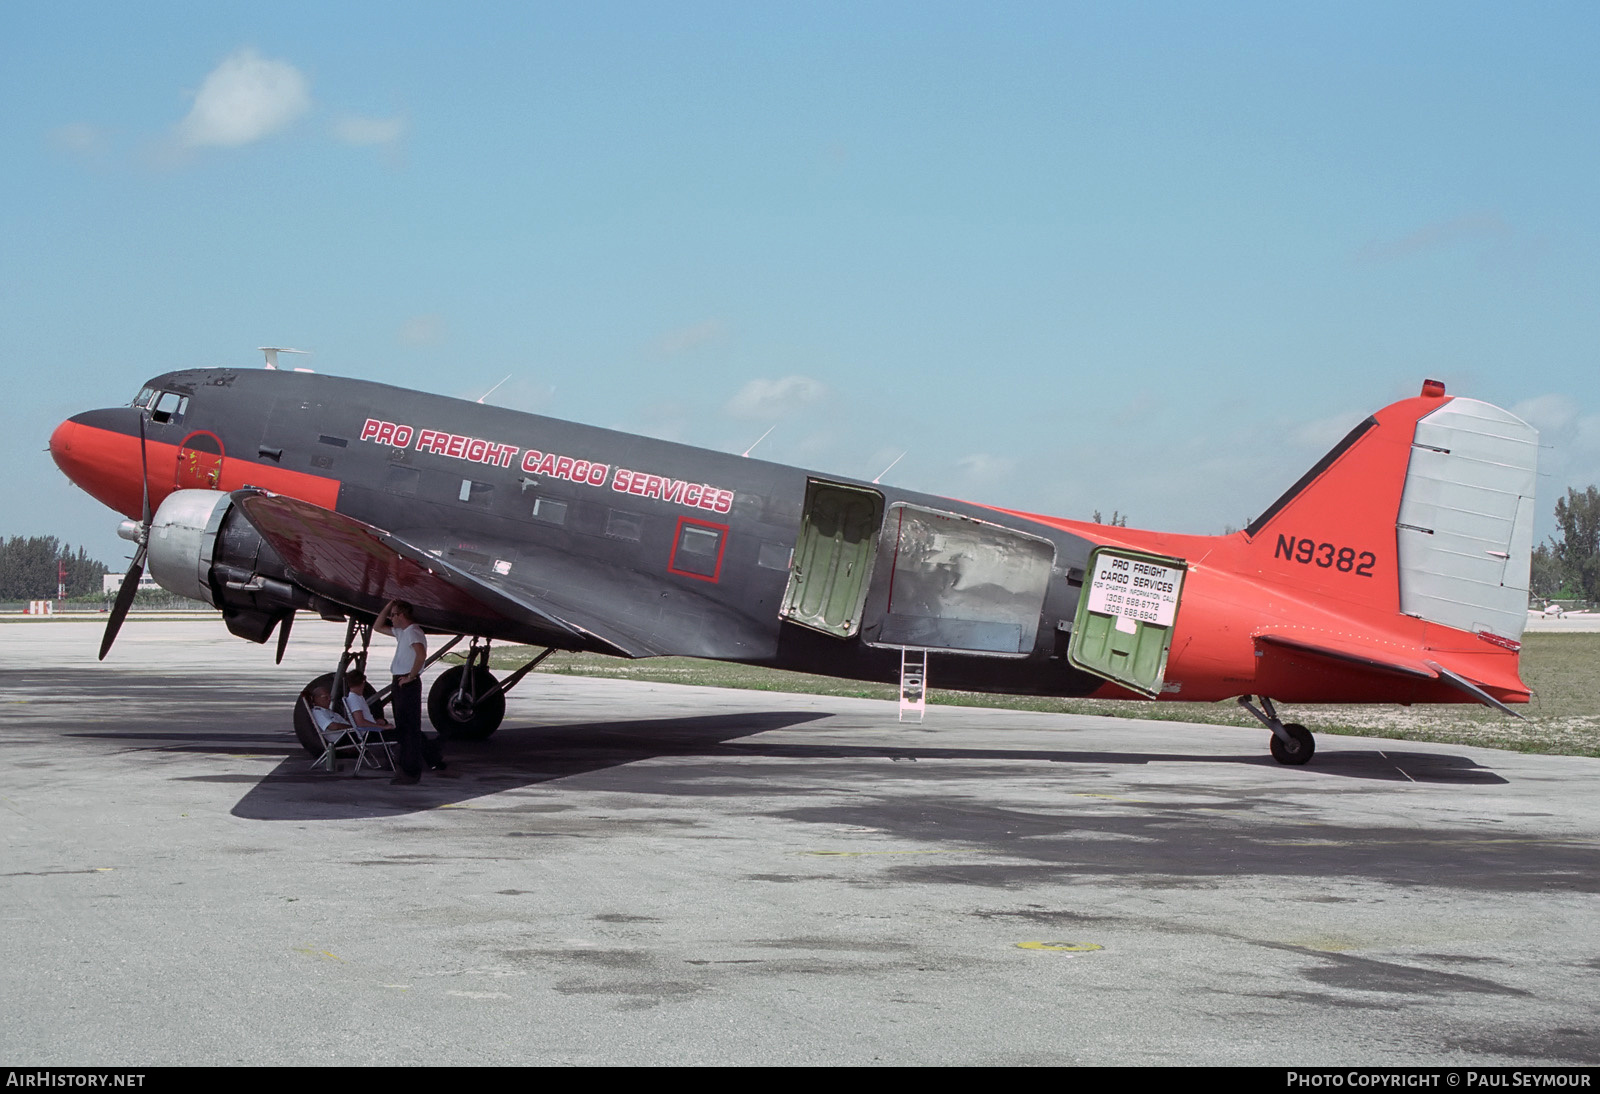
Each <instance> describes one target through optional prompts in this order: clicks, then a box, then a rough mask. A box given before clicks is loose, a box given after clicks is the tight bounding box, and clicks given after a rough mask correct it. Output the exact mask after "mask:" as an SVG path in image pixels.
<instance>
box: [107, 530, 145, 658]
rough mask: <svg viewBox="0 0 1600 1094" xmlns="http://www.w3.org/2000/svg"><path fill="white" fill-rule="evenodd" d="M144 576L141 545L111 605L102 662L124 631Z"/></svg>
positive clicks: (142, 548) (142, 547)
mask: <svg viewBox="0 0 1600 1094" xmlns="http://www.w3.org/2000/svg"><path fill="white" fill-rule="evenodd" d="M143 576H144V546H143V545H142V544H141V545H140V547H139V550H138V552H137V553H136V554H135V555H134V556H133V565H132V566H129V567H128V573H127V576H126V577H124V578H123V579H122V588H120V589H118V590H117V599H116V601H115V602H113V603H112V605H111V618H110V619H107V620H106V634H105V637H104V638H102V639H100V660H102V661H104V660H105V659H106V654H107V653H109V652H110V651H111V643H113V642H115V641H116V640H117V632H118V631H120V630H121V629H122V621H123V620H124V619H126V618H127V617H128V608H129V606H130V605H132V604H133V597H134V594H135V593H137V592H138V591H139V579H140V578H141V577H143Z"/></svg>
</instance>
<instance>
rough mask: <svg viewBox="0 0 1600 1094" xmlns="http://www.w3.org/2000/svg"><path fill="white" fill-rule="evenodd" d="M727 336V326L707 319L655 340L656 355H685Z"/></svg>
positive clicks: (719, 321)
mask: <svg viewBox="0 0 1600 1094" xmlns="http://www.w3.org/2000/svg"><path fill="white" fill-rule="evenodd" d="M727 335H728V325H727V324H726V323H724V322H723V321H722V320H720V319H707V320H706V321H705V322H704V323H696V324H695V325H694V326H692V327H683V328H681V329H679V330H671V331H668V332H667V333H666V334H663V335H662V336H661V337H659V338H657V339H656V342H655V348H656V352H657V353H669V354H670V353H686V352H688V351H689V350H692V349H699V348H700V347H701V346H705V345H710V344H711V343H713V342H720V341H722V340H723V339H724V338H726V337H727Z"/></svg>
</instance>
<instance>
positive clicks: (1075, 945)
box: [1017, 942, 1105, 953]
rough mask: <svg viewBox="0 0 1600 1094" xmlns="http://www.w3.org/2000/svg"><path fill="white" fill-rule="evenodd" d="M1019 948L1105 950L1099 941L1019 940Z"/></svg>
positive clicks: (1077, 951)
mask: <svg viewBox="0 0 1600 1094" xmlns="http://www.w3.org/2000/svg"><path fill="white" fill-rule="evenodd" d="M1017 949H1019V950H1053V951H1055V952H1056V953H1093V952H1094V951H1095V950H1103V949H1105V947H1104V946H1102V945H1100V943H1098V942H1018V943H1017Z"/></svg>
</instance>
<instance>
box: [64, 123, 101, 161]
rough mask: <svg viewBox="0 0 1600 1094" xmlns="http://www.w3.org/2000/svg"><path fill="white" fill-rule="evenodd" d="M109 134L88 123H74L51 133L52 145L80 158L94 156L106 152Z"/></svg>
mask: <svg viewBox="0 0 1600 1094" xmlns="http://www.w3.org/2000/svg"><path fill="white" fill-rule="evenodd" d="M106 138H107V134H106V131H105V130H104V129H101V128H100V127H99V126H97V125H90V124H88V123H87V122H73V123H72V124H71V125H63V126H61V127H60V128H59V129H54V130H52V131H51V133H50V143H51V144H52V145H54V146H55V147H56V148H59V149H60V150H61V151H63V152H71V153H73V154H74V155H78V156H92V155H95V154H97V153H99V152H102V151H104V149H105V146H106Z"/></svg>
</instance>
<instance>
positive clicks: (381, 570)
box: [233, 488, 646, 657]
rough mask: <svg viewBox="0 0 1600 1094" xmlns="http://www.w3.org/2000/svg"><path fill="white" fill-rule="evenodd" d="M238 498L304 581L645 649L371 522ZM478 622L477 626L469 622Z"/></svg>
mask: <svg viewBox="0 0 1600 1094" xmlns="http://www.w3.org/2000/svg"><path fill="white" fill-rule="evenodd" d="M233 499H234V504H235V505H236V506H238V508H239V510H240V511H241V512H242V513H243V514H244V516H245V519H246V520H248V521H249V522H250V524H251V525H252V526H253V527H254V528H255V529H256V531H257V532H259V533H261V537H262V538H263V539H265V540H266V541H267V543H268V544H269V545H270V546H271V547H272V549H273V550H274V551H276V552H277V553H278V554H279V555H280V556H281V557H282V559H283V561H284V564H285V566H286V568H287V570H288V572H289V575H290V576H291V577H292V578H293V579H294V580H295V581H296V582H297V583H298V584H300V585H302V586H304V587H305V588H307V589H309V590H310V591H311V592H313V593H316V594H317V595H318V596H322V597H326V598H327V599H329V600H332V601H334V602H336V603H339V604H345V605H348V606H350V607H356V608H361V609H363V610H376V608H375V605H381V604H384V603H387V602H388V601H390V600H394V599H401V600H407V601H410V602H411V603H412V604H413V605H414V606H415V607H416V608H417V610H418V612H419V614H421V615H423V616H424V617H428V616H434V617H440V618H442V619H451V620H458V621H465V622H467V623H468V624H469V625H467V626H464V627H461V628H460V629H461V630H463V631H465V632H467V633H476V632H481V631H489V632H495V631H498V632H502V633H505V632H511V631H518V630H521V631H525V632H528V633H526V634H525V635H524V637H525V638H526V640H528V641H533V642H555V643H557V644H561V645H571V646H576V647H583V648H594V647H595V646H596V645H598V646H599V647H601V648H602V649H605V651H606V652H613V653H618V654H621V655H623V656H627V657H637V656H641V655H642V654H643V653H644V652H646V651H643V650H638V651H635V650H634V649H632V648H631V645H632V644H631V643H627V642H618V641H616V640H614V639H613V638H610V637H608V636H605V635H600V634H595V633H593V632H592V631H590V630H588V629H587V628H584V627H582V626H579V625H576V624H574V623H572V622H571V621H569V620H566V619H563V618H561V617H560V616H559V615H556V614H554V613H552V612H550V611H548V610H547V609H545V608H544V607H543V606H541V605H539V604H537V603H533V602H531V601H530V599H529V598H527V597H524V596H518V595H517V593H516V591H515V590H514V589H512V588H509V587H499V586H496V585H495V584H492V583H490V582H488V581H485V580H483V579H482V578H480V577H477V576H474V575H473V574H470V573H468V572H467V571H465V570H464V569H462V568H461V567H459V566H456V565H453V564H452V563H449V562H446V561H445V560H444V559H443V558H440V557H438V556H437V555H434V554H432V553H430V552H429V551H427V550H425V549H423V548H421V547H418V546H416V545H414V544H412V543H409V542H407V541H406V540H405V539H402V538H401V537H399V536H396V535H393V534H391V533H389V532H386V531H384V530H383V529H381V528H375V527H373V526H372V525H370V524H365V523H363V522H362V521H359V520H356V519H355V518H354V517H348V516H345V515H343V514H342V513H336V512H334V511H333V510H331V509H324V508H322V507H321V506H318V505H312V504H310V503H308V502H303V501H298V500H296V499H295V498H291V497H288V496H286V495H283V494H270V493H267V492H266V491H264V490H256V489H250V488H247V489H244V490H239V491H236V492H235V493H234V495H233ZM471 624H476V626H474V625H471Z"/></svg>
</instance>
